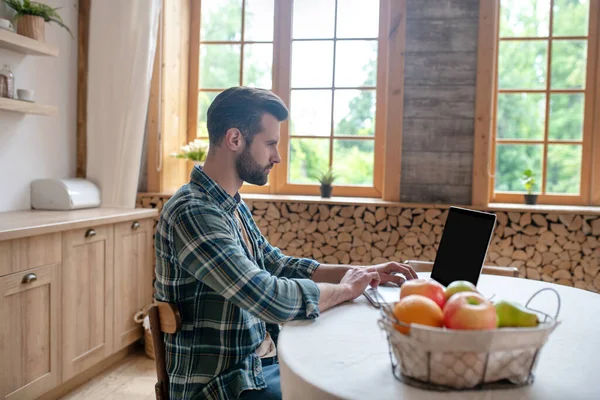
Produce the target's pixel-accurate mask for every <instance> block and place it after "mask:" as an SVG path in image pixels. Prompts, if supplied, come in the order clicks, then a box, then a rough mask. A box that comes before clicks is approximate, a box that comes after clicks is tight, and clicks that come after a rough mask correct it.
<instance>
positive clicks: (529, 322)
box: [494, 300, 539, 328]
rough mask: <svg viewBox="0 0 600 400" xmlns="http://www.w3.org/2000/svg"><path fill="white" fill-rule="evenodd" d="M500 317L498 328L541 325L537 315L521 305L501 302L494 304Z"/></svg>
mask: <svg viewBox="0 0 600 400" xmlns="http://www.w3.org/2000/svg"><path fill="white" fill-rule="evenodd" d="M494 307H496V314H497V315H498V327H499V328H503V327H509V326H510V327H534V326H537V325H538V324H539V320H538V316H537V314H536V313H534V312H532V311H529V310H528V309H526V308H525V307H523V306H521V305H520V304H517V303H514V302H510V301H506V300H500V301H497V302H496V303H495V304H494Z"/></svg>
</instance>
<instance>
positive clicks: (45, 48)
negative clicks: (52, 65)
mask: <svg viewBox="0 0 600 400" xmlns="http://www.w3.org/2000/svg"><path fill="white" fill-rule="evenodd" d="M0 49H8V50H12V51H16V52H19V53H23V54H31V55H37V56H50V57H58V47H56V46H53V45H51V44H48V43H44V42H40V41H39V40H34V39H31V38H28V37H26V36H23V35H18V34H16V33H13V32H9V31H7V30H4V29H0Z"/></svg>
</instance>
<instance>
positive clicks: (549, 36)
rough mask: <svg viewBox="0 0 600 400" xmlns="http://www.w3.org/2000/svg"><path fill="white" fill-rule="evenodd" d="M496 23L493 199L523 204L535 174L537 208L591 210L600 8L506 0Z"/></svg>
mask: <svg viewBox="0 0 600 400" xmlns="http://www.w3.org/2000/svg"><path fill="white" fill-rule="evenodd" d="M590 3H592V4H590ZM498 18H499V20H498V25H497V26H498V32H497V51H496V63H497V64H496V66H497V68H496V69H495V71H496V76H495V89H494V105H493V110H494V115H493V129H492V137H493V141H492V164H491V165H492V166H493V168H494V172H493V175H492V178H491V183H490V185H489V188H490V198H491V201H492V202H522V201H523V197H522V193H523V192H524V191H525V189H524V185H523V184H522V182H521V179H520V178H521V176H522V174H523V172H524V170H526V169H529V170H531V171H532V172H533V175H534V177H535V184H534V186H533V191H534V193H536V194H539V198H538V202H539V203H548V204H589V203H590V198H591V197H590V196H591V195H592V193H591V191H590V189H591V187H592V185H591V183H592V179H593V177H592V166H593V165H594V164H593V156H594V154H593V151H592V148H593V145H594V140H596V142H597V141H598V140H600V137H598V136H599V135H598V132H597V131H596V133H594V118H596V117H597V114H598V113H597V111H595V110H594V107H595V101H596V94H597V93H596V92H597V91H596V84H595V79H596V70H595V66H596V62H597V47H598V43H597V34H596V32H597V25H598V4H597V2H595V1H594V0H591V1H590V0H500V7H499V12H498ZM596 129H597V128H596ZM594 136H596V138H594Z"/></svg>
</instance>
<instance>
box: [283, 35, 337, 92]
mask: <svg viewBox="0 0 600 400" xmlns="http://www.w3.org/2000/svg"><path fill="white" fill-rule="evenodd" d="M332 78H333V41H325V42H320V41H319V42H315V41H308V42H293V43H292V87H293V88H301V87H314V88H316V87H318V88H321V87H331V85H332V82H331V80H332Z"/></svg>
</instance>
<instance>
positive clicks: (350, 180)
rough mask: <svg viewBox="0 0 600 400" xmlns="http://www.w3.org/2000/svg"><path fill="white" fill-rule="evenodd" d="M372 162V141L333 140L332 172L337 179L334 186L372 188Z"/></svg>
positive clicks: (373, 154)
mask: <svg viewBox="0 0 600 400" xmlns="http://www.w3.org/2000/svg"><path fill="white" fill-rule="evenodd" d="M374 161H375V141H374V140H343V139H339V140H335V141H334V145H333V170H334V172H335V174H336V175H337V179H336V180H335V182H334V184H336V183H337V184H338V185H366V186H373V164H374Z"/></svg>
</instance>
